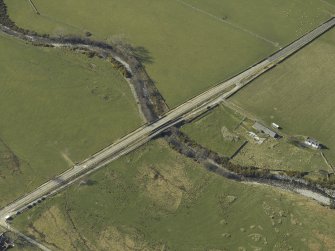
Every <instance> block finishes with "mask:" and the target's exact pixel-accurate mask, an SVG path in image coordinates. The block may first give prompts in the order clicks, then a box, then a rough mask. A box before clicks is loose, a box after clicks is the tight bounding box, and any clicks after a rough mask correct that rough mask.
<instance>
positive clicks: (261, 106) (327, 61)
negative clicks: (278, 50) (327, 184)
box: [230, 29, 335, 166]
mask: <svg viewBox="0 0 335 251" xmlns="http://www.w3.org/2000/svg"><path fill="white" fill-rule="evenodd" d="M334 65H335V30H334V29H333V30H331V31H329V32H328V33H327V34H325V35H323V36H321V37H320V38H319V39H318V40H317V41H315V42H313V43H312V44H310V45H308V46H307V47H306V48H304V49H303V50H301V51H300V52H298V53H297V54H295V55H294V56H293V57H291V58H290V59H288V60H287V61H285V62H283V63H282V64H280V65H278V66H277V67H276V68H274V69H273V70H271V71H270V72H268V73H266V74H265V75H263V76H261V77H260V78H258V79H257V80H256V81H254V82H252V83H251V84H250V85H248V86H247V87H245V88H244V89H242V90H241V91H240V92H238V93H237V94H236V95H234V96H233V97H232V98H231V99H230V101H231V102H233V103H234V104H236V105H237V106H239V107H242V108H243V109H244V110H246V111H248V112H249V113H251V114H253V115H254V116H256V117H258V118H260V119H261V120H263V121H264V122H265V123H267V124H268V125H270V124H271V122H276V123H277V124H279V125H280V126H281V127H282V128H283V129H282V131H283V132H284V133H287V134H290V135H303V136H309V137H313V138H315V139H317V140H318V141H320V142H321V143H322V144H323V145H324V146H325V149H323V150H322V151H323V153H324V154H325V156H326V157H327V158H328V160H329V161H330V163H331V164H332V165H333V166H334V165H335V134H334V127H335V112H334V111H335V104H334V93H335V71H334Z"/></svg>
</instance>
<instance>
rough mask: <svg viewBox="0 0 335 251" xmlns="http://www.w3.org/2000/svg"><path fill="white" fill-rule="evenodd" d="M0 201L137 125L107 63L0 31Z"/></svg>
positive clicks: (128, 97) (127, 94)
mask: <svg viewBox="0 0 335 251" xmlns="http://www.w3.org/2000/svg"><path fill="white" fill-rule="evenodd" d="M0 49H1V60H0V68H1V75H0V86H1V87H0V116H1V120H0V139H1V140H0V174H1V177H0V191H1V196H0V207H2V206H4V205H5V204H6V203H9V202H10V201H11V200H14V199H15V198H16V197H17V196H19V195H22V194H24V193H25V192H28V191H30V190H32V189H33V188H35V187H36V186H38V185H40V184H41V183H43V182H44V181H46V179H49V178H52V177H53V176H54V175H56V174H58V173H60V172H61V171H64V170H66V169H68V168H69V167H70V166H72V165H73V163H76V162H79V161H81V160H83V159H85V158H87V157H89V156H90V155H91V154H93V153H95V152H97V151H98V150H100V149H102V148H103V147H105V146H107V145H109V144H111V143H113V142H114V141H115V140H116V139H117V138H119V137H121V136H123V135H126V134H127V133H128V132H130V131H132V130H134V129H136V128H137V127H138V126H140V125H141V120H140V118H139V116H138V110H137V105H136V103H135V101H134V98H133V96H132V93H131V91H130V88H129V86H128V83H127V82H126V81H125V80H124V79H123V77H122V76H121V75H120V74H119V73H118V72H116V71H115V70H114V69H113V68H112V67H111V65H110V64H109V63H107V62H103V61H102V60H98V59H95V58H92V59H89V58H88V57H86V56H83V55H79V54H75V53H73V52H70V51H65V50H62V49H54V48H38V47H34V46H31V45H27V44H25V43H21V42H18V41H17V40H15V39H12V38H9V37H7V36H2V35H1V36H0Z"/></svg>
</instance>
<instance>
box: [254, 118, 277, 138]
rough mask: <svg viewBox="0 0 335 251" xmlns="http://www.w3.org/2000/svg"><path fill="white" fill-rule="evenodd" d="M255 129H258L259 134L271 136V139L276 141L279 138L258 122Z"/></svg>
mask: <svg viewBox="0 0 335 251" xmlns="http://www.w3.org/2000/svg"><path fill="white" fill-rule="evenodd" d="M252 127H253V128H254V129H256V130H257V131H259V132H262V133H265V134H266V135H269V136H270V137H272V138H274V139H276V138H278V137H279V135H278V134H277V133H276V132H274V131H272V130H271V129H269V128H267V127H266V126H264V125H262V124H260V123H258V122H256V123H255V124H254V125H253V126H252Z"/></svg>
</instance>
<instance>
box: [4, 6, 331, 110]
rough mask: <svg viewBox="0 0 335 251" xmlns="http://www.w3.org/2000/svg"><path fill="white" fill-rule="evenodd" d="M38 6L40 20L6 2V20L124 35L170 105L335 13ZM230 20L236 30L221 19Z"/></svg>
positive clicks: (50, 29)
mask: <svg viewBox="0 0 335 251" xmlns="http://www.w3.org/2000/svg"><path fill="white" fill-rule="evenodd" d="M34 3H35V5H36V6H37V8H38V10H39V12H40V13H41V15H40V16H38V15H36V14H34V12H33V11H32V9H31V7H30V6H29V3H28V2H27V1H21V0H10V1H9V0H8V1H6V4H7V5H8V7H9V8H8V9H9V15H10V16H11V17H12V18H13V19H14V21H15V22H17V24H18V25H19V26H22V27H25V28H29V29H33V30H36V31H39V32H46V33H51V34H67V33H75V34H81V35H82V34H84V31H90V32H92V33H93V37H94V38H97V39H103V40H105V39H107V40H108V39H111V38H113V37H114V38H115V37H124V38H126V39H127V40H129V41H130V42H131V43H132V44H134V45H135V46H142V47H143V48H144V50H141V54H142V56H143V57H144V58H146V60H144V61H146V67H147V69H148V71H149V75H150V76H151V77H152V78H153V80H154V81H156V84H157V86H158V88H159V90H160V91H161V93H162V94H163V96H164V98H165V99H166V100H167V103H168V104H169V105H170V107H174V106H176V105H178V104H180V103H182V102H184V101H185V100H187V99H189V98H191V97H192V96H195V95H196V94H199V93H200V92H202V91H204V90H206V89H208V88H209V87H211V86H213V85H214V84H216V83H218V82H220V81H222V80H224V79H227V78H228V77H231V76H232V75H234V74H237V73H238V72H240V71H242V70H244V69H245V68H247V67H248V66H250V65H252V64H254V63H256V62H257V61H259V60H261V59H262V58H264V57H266V56H268V55H269V54H271V53H272V52H274V51H275V50H276V49H277V48H276V47H275V46H274V45H273V44H272V43H269V42H267V41H264V40H263V39H261V38H260V37H261V36H262V37H265V38H267V39H270V40H274V43H277V42H278V43H279V44H281V45H283V44H287V43H289V42H291V41H292V40H294V39H295V38H297V37H298V36H300V35H301V34H303V33H304V32H306V31H308V30H310V29H312V28H314V27H315V26H317V25H318V24H320V23H322V22H324V21H325V20H326V19H328V18H329V17H330V13H329V11H330V12H332V9H331V6H329V5H327V4H324V3H322V2H320V1H319V0H311V1H308V3H307V2H306V1H303V0H295V1H292V0H285V1H280V3H277V4H274V3H273V2H272V1H265V0H256V1H252V2H251V1H246V0H238V1H213V0H212V1H187V3H190V4H194V5H195V6H197V7H198V8H200V9H201V11H198V10H196V9H194V8H192V7H190V6H188V5H185V4H184V3H183V1H181V0H171V1H166V0H157V1H152V0H142V1H135V0H124V1H117V0H112V1H111V0H104V1H99V2H94V1H90V0H82V1H66V0H59V1H51V0H48V1H45V0H34ZM203 11H205V12H208V13H209V14H208V13H207V14H206V13H204V12H203ZM327 11H328V12H327ZM213 15H214V17H213ZM216 16H218V17H216ZM226 16H227V18H228V19H227V20H226V21H229V22H232V23H233V25H231V24H227V23H225V22H223V20H222V17H224V18H226ZM236 26H238V27H240V28H237V27H236ZM255 34H256V35H255ZM147 52H148V53H147Z"/></svg>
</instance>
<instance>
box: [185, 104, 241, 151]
mask: <svg viewBox="0 0 335 251" xmlns="http://www.w3.org/2000/svg"><path fill="white" fill-rule="evenodd" d="M243 119H244V117H243V116H241V115H239V114H238V113H234V111H232V110H231V109H229V108H228V107H225V106H223V105H221V106H219V107H218V108H217V109H215V110H214V111H213V112H211V113H210V114H208V115H206V116H205V117H204V118H201V119H199V120H197V121H194V122H193V123H192V124H189V125H186V126H184V127H183V128H182V131H183V132H185V133H186V134H187V135H188V136H190V137H191V138H192V139H193V140H194V141H196V142H197V143H199V144H201V145H203V146H205V147H207V148H209V149H211V150H212V151H215V152H218V153H220V154H222V155H224V156H226V157H231V156H232V155H233V154H234V153H235V152H236V151H237V150H238V149H239V148H240V147H241V146H242V144H243V143H244V142H245V141H246V139H245V138H241V137H239V136H238V135H237V134H235V133H234V131H235V129H237V127H238V126H239V125H240V124H241V123H242V122H243Z"/></svg>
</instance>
